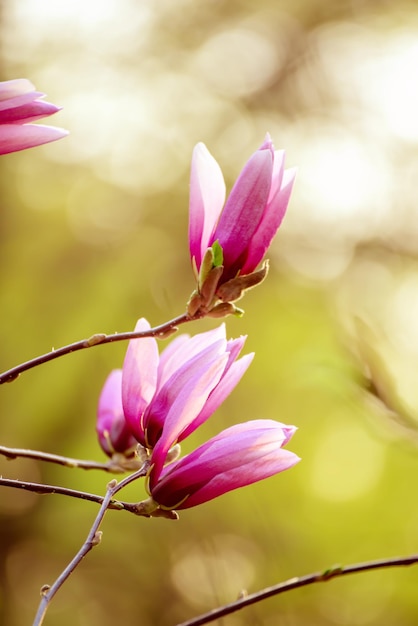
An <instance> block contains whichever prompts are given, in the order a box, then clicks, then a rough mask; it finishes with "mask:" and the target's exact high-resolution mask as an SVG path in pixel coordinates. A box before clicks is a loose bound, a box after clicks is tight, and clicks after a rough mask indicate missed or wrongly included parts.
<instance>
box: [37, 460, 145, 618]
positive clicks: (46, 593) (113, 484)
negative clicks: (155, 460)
mask: <svg viewBox="0 0 418 626" xmlns="http://www.w3.org/2000/svg"><path fill="white" fill-rule="evenodd" d="M147 466H148V463H146V464H144V466H143V467H142V468H141V469H140V470H138V471H137V472H135V473H134V474H131V475H130V476H127V477H126V478H124V479H123V480H121V481H120V482H119V483H118V482H117V481H116V479H113V480H111V481H110V483H109V484H108V486H107V491H106V495H105V496H104V498H103V501H102V504H101V507H100V510H99V512H98V514H97V516H96V519H95V520H94V522H93V525H92V527H91V529H90V532H89V534H88V535H87V538H86V540H85V542H84V543H83V545H82V546H81V548H80V550H79V551H78V552H77V554H76V555H75V557H74V558H73V559H72V561H71V562H70V563H69V564H68V565H67V567H66V568H65V569H64V570H63V571H62V572H61V574H60V575H59V576H58V578H57V579H56V581H55V582H54V583H53V585H51V586H49V585H44V586H43V587H42V590H41V592H42V599H41V602H40V604H39V607H38V611H37V613H36V616H35V620H34V622H33V626H41V624H42V622H43V620H44V617H45V614H46V612H47V610H48V607H49V605H50V603H51V600H52V598H53V597H54V596H55V594H56V593H57V591H58V590H59V589H60V588H61V587H62V585H63V584H64V583H65V581H66V580H67V578H68V577H69V576H70V575H71V574H72V573H73V572H74V570H75V569H76V567H77V566H78V565H79V564H80V563H81V561H82V560H83V558H84V557H85V556H86V554H88V553H89V552H90V550H92V549H93V548H94V547H95V546H97V545H98V544H99V543H100V541H101V537H102V533H101V532H100V531H99V528H100V524H101V523H102V521H103V518H104V516H105V514H106V511H107V509H108V508H109V507H110V504H111V502H112V500H113V496H114V495H115V494H116V493H117V492H118V491H120V490H121V489H123V487H126V485H128V484H129V483H131V482H133V481H134V480H136V479H137V478H140V477H142V476H145V474H146V472H147Z"/></svg>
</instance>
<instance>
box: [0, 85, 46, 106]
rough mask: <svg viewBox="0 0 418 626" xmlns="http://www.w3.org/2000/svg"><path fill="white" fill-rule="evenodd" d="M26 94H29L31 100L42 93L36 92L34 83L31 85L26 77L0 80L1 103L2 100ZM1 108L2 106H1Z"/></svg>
mask: <svg viewBox="0 0 418 626" xmlns="http://www.w3.org/2000/svg"><path fill="white" fill-rule="evenodd" d="M27 94H29V97H30V99H31V100H34V99H35V98H39V97H41V96H43V95H44V94H43V93H40V92H37V91H36V90H35V85H33V84H32V83H31V82H30V81H29V80H28V79H27V78H14V79H13V80H4V81H2V82H0V103H1V105H2V104H3V102H4V101H10V100H13V99H14V98H19V97H21V96H23V97H24V96H26V95H27ZM33 94H35V96H33ZM27 101H28V100H27ZM1 105H0V106H1ZM1 108H3V107H2V106H1Z"/></svg>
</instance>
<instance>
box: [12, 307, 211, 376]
mask: <svg viewBox="0 0 418 626" xmlns="http://www.w3.org/2000/svg"><path fill="white" fill-rule="evenodd" d="M199 317H201V315H199V314H196V315H195V316H193V317H190V316H189V315H188V314H187V313H183V315H179V316H178V317H175V318H174V319H172V320H170V321H169V322H165V323H164V324H161V325H160V326H155V328H151V329H150V330H144V331H141V332H126V333H115V334H113V335H106V334H104V333H96V334H95V335H92V336H91V337H90V338H89V339H81V340H80V341H75V342H74V343H70V344H68V345H67V346H63V347H62V348H58V349H57V350H51V352H47V353H45V354H42V355H40V356H37V357H35V358H34V359H30V360H29V361H25V362H24V363H21V364H20V365H16V367H12V368H11V369H9V370H6V371H5V372H3V373H1V374H0V385H2V384H3V383H10V382H12V381H13V380H15V379H16V378H17V377H18V376H19V375H20V374H22V372H26V371H27V370H30V369H32V368H34V367H37V366H38V365H42V364H43V363H47V362H48V361H53V360H54V359H58V358H59V357H61V356H64V355H66V354H70V353H71V352H77V351H78V350H85V349H86V348H93V347H94V346H100V345H102V344H105V343H113V342H115V341H127V340H128V339H141V338H143V337H160V338H164V337H166V336H168V335H170V334H171V333H173V332H175V331H176V330H177V327H178V326H180V325H181V324H186V323H187V322H192V321H194V320H197V319H199Z"/></svg>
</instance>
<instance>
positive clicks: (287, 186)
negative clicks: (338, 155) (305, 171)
mask: <svg viewBox="0 0 418 626" xmlns="http://www.w3.org/2000/svg"><path fill="white" fill-rule="evenodd" d="M295 176H296V169H294V168H291V169H288V170H285V172H284V175H283V181H282V188H281V189H280V191H278V192H277V193H276V195H275V196H274V197H273V198H272V199H271V201H270V202H269V204H268V205H267V207H266V210H265V212H264V215H263V217H262V220H261V222H260V224H259V225H258V227H257V230H256V232H255V233H254V235H253V237H252V239H251V241H250V243H249V245H248V248H247V257H246V259H245V261H244V263H243V265H242V269H241V274H243V275H245V274H250V273H251V272H253V271H254V270H255V269H256V267H257V266H258V265H259V263H260V262H261V261H262V259H263V258H264V256H265V254H266V252H267V250H268V248H269V246H270V244H271V242H272V240H273V237H274V236H275V234H276V233H277V231H278V229H279V226H280V225H281V223H282V221H283V218H284V216H285V214H286V210H287V207H288V204H289V200H290V194H291V193H292V188H293V183H294V180H295Z"/></svg>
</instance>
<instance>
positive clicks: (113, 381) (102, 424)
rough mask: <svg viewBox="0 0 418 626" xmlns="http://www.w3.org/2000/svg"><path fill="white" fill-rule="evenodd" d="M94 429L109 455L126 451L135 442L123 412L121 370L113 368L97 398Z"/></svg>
mask: <svg viewBox="0 0 418 626" xmlns="http://www.w3.org/2000/svg"><path fill="white" fill-rule="evenodd" d="M96 431H97V435H98V438H99V443H100V445H101V447H102V449H103V451H104V452H105V453H106V454H107V455H109V456H112V454H113V453H114V452H121V453H123V452H126V451H128V450H130V449H132V448H133V447H134V446H135V444H136V441H135V439H134V438H133V436H132V434H131V433H130V431H129V429H128V426H127V424H126V422H125V416H124V414H123V408H122V370H113V371H112V372H111V373H110V374H109V376H108V377H107V379H106V382H105V384H104V387H103V389H102V392H101V394H100V398H99V406H98V409H97V423H96Z"/></svg>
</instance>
